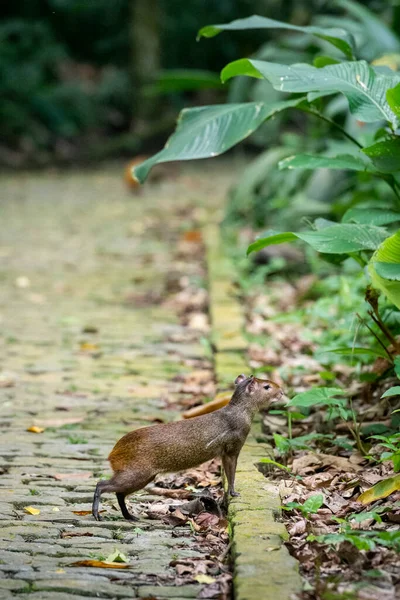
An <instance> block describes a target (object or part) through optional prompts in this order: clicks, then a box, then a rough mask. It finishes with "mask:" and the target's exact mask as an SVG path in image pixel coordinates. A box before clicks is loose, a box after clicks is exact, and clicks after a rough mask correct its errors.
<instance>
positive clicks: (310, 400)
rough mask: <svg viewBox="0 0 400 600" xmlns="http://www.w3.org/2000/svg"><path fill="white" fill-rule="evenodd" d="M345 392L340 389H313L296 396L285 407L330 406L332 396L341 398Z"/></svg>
mask: <svg viewBox="0 0 400 600" xmlns="http://www.w3.org/2000/svg"><path fill="white" fill-rule="evenodd" d="M344 394H345V392H344V391H343V390H342V389H341V388H329V387H321V388H313V389H312V390H308V391H307V392H301V393H300V394H296V396H294V397H293V398H292V399H291V400H289V402H288V403H287V404H286V406H302V407H308V406H314V404H331V403H332V398H333V397H334V396H343V395H344Z"/></svg>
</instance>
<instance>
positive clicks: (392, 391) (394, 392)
mask: <svg viewBox="0 0 400 600" xmlns="http://www.w3.org/2000/svg"><path fill="white" fill-rule="evenodd" d="M390 396H400V385H394V386H393V387H391V388H389V389H388V390H386V392H385V393H384V394H382V396H381V398H389V397H390Z"/></svg>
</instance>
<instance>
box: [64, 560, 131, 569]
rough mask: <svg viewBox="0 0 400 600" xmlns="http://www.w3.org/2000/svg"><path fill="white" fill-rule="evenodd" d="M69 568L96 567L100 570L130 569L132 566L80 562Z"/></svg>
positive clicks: (88, 561)
mask: <svg viewBox="0 0 400 600" xmlns="http://www.w3.org/2000/svg"><path fill="white" fill-rule="evenodd" d="M68 566H69V567H96V568H98V569H129V567H130V565H127V564H126V563H120V562H106V561H105V560H78V561H77V562H74V563H71V564H69V565H68Z"/></svg>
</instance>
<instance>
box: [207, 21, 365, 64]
mask: <svg viewBox="0 0 400 600" xmlns="http://www.w3.org/2000/svg"><path fill="white" fill-rule="evenodd" d="M243 29H290V30H292V31H298V32H300V33H307V34H311V35H315V36H316V37H318V38H321V39H322V40H325V41H326V42H329V43H330V44H332V45H333V46H335V47H336V48H338V49H339V50H341V51H342V52H343V54H344V55H345V56H346V58H348V59H350V60H351V59H352V58H353V48H354V39H353V36H352V35H351V34H350V33H348V32H347V31H345V30H344V29H341V28H339V27H335V28H322V27H312V26H308V27H300V26H299V25H291V24H290V23H283V22H282V21H275V20H274V19H267V18H266V17H259V16H258V15H253V16H251V17H247V18H246V19H237V20H236V21H232V22H231V23H225V24H222V25H207V26H206V27H203V28H202V29H200V31H199V33H198V36H197V37H198V39H199V38H201V37H207V38H210V37H214V36H215V35H217V34H218V33H220V32H221V31H241V30H243Z"/></svg>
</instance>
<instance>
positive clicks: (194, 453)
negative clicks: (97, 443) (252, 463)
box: [93, 375, 282, 519]
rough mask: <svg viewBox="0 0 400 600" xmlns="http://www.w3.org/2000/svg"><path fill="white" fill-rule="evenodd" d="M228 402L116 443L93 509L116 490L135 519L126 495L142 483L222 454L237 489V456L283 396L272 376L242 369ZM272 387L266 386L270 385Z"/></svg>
mask: <svg viewBox="0 0 400 600" xmlns="http://www.w3.org/2000/svg"><path fill="white" fill-rule="evenodd" d="M235 383H236V389H235V392H234V394H233V396H232V398H231V401H230V402H229V404H228V405H227V406H225V407H224V408H221V409H219V410H216V411H215V412H213V413H209V414H206V415H202V416H200V417H194V418H193V419H189V420H185V421H177V422H174V423H167V424H162V425H154V426H151V427H144V428H142V429H137V430H136V431H131V432H130V433H128V434H126V435H124V437H122V438H121V439H120V440H119V441H118V442H117V443H116V444H115V446H114V448H113V450H112V451H111V453H110V456H109V457H108V458H109V461H110V464H111V467H112V469H113V471H114V475H113V477H112V478H111V479H110V480H109V481H101V482H99V483H98V484H97V487H96V492H95V496H94V501H93V515H94V517H95V518H96V519H99V515H98V505H99V499H100V495H101V493H102V492H115V493H116V494H117V498H118V502H119V504H120V507H121V511H122V514H123V516H124V517H125V518H128V519H129V518H130V519H132V518H133V517H132V516H131V515H130V514H129V512H128V510H127V508H126V505H125V500H124V498H125V496H127V495H128V494H131V493H133V492H135V491H138V490H140V489H142V488H143V487H144V486H145V485H147V484H148V483H149V482H150V481H151V480H152V479H154V477H155V476H156V475H157V474H158V473H165V472H176V471H183V470H184V469H190V468H193V467H196V466H198V465H200V464H201V463H203V462H206V461H208V460H211V459H212V458H215V457H216V456H220V457H221V458H222V461H223V465H224V469H225V472H226V475H227V479H228V484H229V488H228V492H229V493H230V495H236V492H235V491H234V478H235V471H236V462H237V458H238V456H239V452H240V450H241V448H242V446H243V444H244V442H245V440H246V437H247V435H248V433H249V431H250V426H251V421H252V418H253V416H254V414H255V412H256V411H257V410H259V409H260V408H262V407H268V406H269V404H270V403H271V402H273V401H275V400H279V399H280V398H281V397H282V391H281V390H280V388H279V386H277V385H276V384H275V383H273V382H272V381H268V380H264V379H257V378H255V377H246V376H245V375H239V377H238V378H237V379H236V382H235ZM266 385H268V386H269V389H268V390H266V389H265V386H266Z"/></svg>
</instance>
